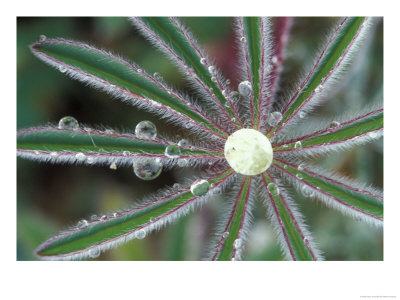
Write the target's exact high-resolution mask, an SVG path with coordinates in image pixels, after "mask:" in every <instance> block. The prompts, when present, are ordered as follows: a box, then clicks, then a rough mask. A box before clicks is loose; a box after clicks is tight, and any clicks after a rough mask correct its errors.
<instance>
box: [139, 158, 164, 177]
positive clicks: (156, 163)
mask: <svg viewBox="0 0 400 300" xmlns="http://www.w3.org/2000/svg"><path fill="white" fill-rule="evenodd" d="M162 168H163V165H162V163H161V160H160V159H159V158H151V157H147V158H143V159H141V160H139V161H136V162H134V163H133V171H134V172H135V175H136V176H137V177H139V178H140V179H143V180H152V179H155V178H157V177H158V176H159V175H160V174H161V171H162Z"/></svg>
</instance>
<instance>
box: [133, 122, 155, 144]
mask: <svg viewBox="0 0 400 300" xmlns="http://www.w3.org/2000/svg"><path fill="white" fill-rule="evenodd" d="M135 134H136V136H137V137H138V138H140V139H150V140H153V139H155V137H156V135H157V129H156V125H154V124H153V122H150V121H141V122H139V123H138V124H137V125H136V128H135Z"/></svg>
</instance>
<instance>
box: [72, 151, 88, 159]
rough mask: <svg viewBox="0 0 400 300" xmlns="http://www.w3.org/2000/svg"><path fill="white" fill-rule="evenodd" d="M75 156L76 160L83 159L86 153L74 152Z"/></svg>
mask: <svg viewBox="0 0 400 300" xmlns="http://www.w3.org/2000/svg"><path fill="white" fill-rule="evenodd" d="M75 158H76V160H78V161H84V160H85V159H86V155H85V154H83V153H82V152H79V153H77V154H75Z"/></svg>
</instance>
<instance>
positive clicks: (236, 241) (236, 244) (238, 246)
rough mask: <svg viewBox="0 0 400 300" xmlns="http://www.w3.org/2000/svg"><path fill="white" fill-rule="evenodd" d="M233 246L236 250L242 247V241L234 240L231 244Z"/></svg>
mask: <svg viewBox="0 0 400 300" xmlns="http://www.w3.org/2000/svg"><path fill="white" fill-rule="evenodd" d="M233 245H234V246H235V248H236V249H238V248H240V247H241V246H242V240H241V239H240V238H238V239H236V240H235V241H234V242H233Z"/></svg>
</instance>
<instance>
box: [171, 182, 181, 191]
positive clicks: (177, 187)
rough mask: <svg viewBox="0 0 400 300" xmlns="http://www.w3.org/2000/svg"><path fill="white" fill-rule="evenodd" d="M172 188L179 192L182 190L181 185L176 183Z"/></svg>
mask: <svg viewBox="0 0 400 300" xmlns="http://www.w3.org/2000/svg"><path fill="white" fill-rule="evenodd" d="M172 187H173V188H174V189H176V190H178V189H180V187H181V185H180V184H179V183H174V185H173V186H172Z"/></svg>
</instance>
